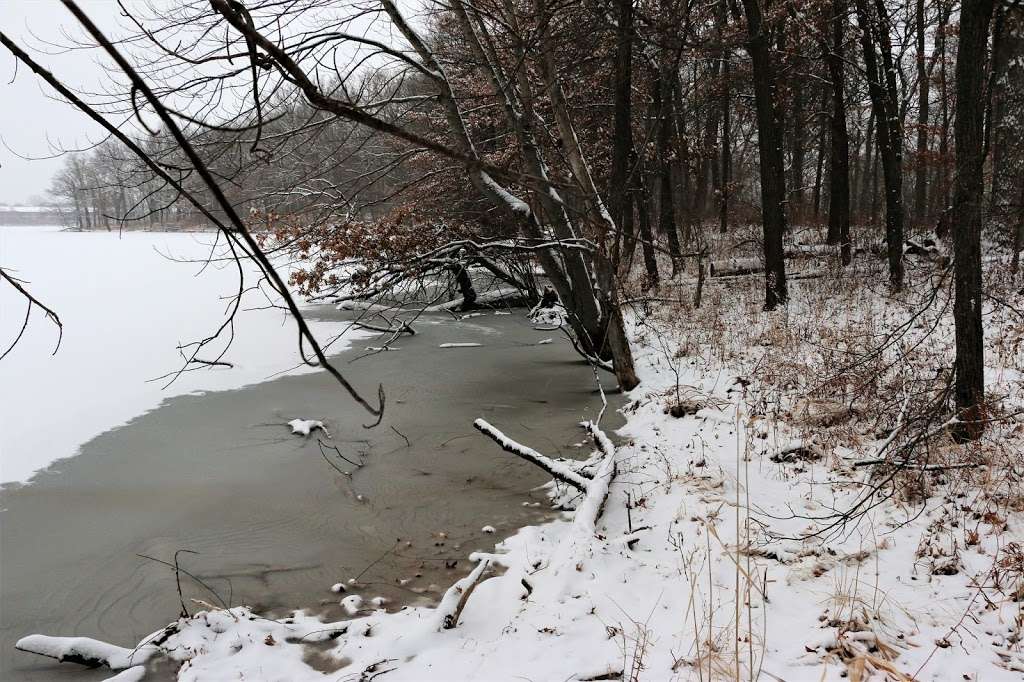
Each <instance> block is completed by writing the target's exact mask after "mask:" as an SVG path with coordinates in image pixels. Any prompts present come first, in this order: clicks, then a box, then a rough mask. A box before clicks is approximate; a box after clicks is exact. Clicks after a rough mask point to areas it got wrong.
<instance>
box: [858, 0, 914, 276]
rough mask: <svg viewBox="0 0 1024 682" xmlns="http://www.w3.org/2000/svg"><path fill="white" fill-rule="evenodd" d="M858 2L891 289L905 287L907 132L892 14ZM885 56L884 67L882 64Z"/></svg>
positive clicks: (861, 1)
mask: <svg viewBox="0 0 1024 682" xmlns="http://www.w3.org/2000/svg"><path fill="white" fill-rule="evenodd" d="M875 5H876V7H875V8H874V9H871V8H869V7H868V4H867V0H857V21H858V24H859V25H860V31H861V46H862V47H863V51H864V66H865V68H866V70H867V79H868V92H869V94H870V96H871V104H872V108H873V109H874V111H875V121H876V126H875V130H876V135H877V138H878V154H879V156H880V157H881V163H882V177H883V181H884V184H885V241H886V246H887V251H888V260H889V286H890V287H891V288H892V289H893V290H894V291H899V290H900V289H902V288H903V223H904V209H903V130H902V126H901V125H900V114H899V108H898V107H899V104H898V103H899V100H898V98H897V90H896V68H895V65H894V64H893V59H892V46H891V39H890V37H889V23H888V19H887V17H888V14H884V15H883V12H884V11H885V8H884V6H883V5H882V3H881V2H880V0H876V3H875ZM879 56H881V64H879Z"/></svg>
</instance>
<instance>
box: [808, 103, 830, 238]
mask: <svg viewBox="0 0 1024 682" xmlns="http://www.w3.org/2000/svg"><path fill="white" fill-rule="evenodd" d="M828 136H829V135H828V128H826V127H825V124H824V122H822V123H820V124H819V125H818V144H817V147H818V151H817V154H818V158H817V161H816V162H815V164H814V186H813V187H811V207H812V210H813V215H814V222H815V223H817V222H818V218H819V217H820V216H821V178H822V174H823V173H824V167H825V146H826V145H825V143H826V141H827V140H828ZM829 146H831V145H829Z"/></svg>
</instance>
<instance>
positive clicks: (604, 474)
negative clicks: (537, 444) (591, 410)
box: [572, 421, 615, 543]
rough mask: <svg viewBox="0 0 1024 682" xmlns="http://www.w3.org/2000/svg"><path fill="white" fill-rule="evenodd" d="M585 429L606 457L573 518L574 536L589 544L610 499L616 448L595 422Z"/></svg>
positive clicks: (579, 540)
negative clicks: (609, 488) (606, 501)
mask: <svg viewBox="0 0 1024 682" xmlns="http://www.w3.org/2000/svg"><path fill="white" fill-rule="evenodd" d="M583 427H584V428H585V429H586V430H587V431H589V432H590V435H591V436H592V437H593V439H594V443H595V444H596V445H597V447H598V449H599V450H600V451H601V453H602V454H603V455H604V456H603V457H602V458H601V463H600V465H599V466H598V468H597V471H596V472H595V473H594V477H593V478H592V479H591V480H590V481H589V482H588V483H587V490H586V492H587V494H586V495H585V496H584V497H583V502H581V503H580V504H579V505H578V506H577V507H576V514H575V516H574V517H573V521H572V523H573V531H574V535H575V536H576V540H577V541H578V542H581V543H585V542H589V541H590V540H591V539H592V538H593V536H594V533H595V531H596V527H597V519H598V518H599V517H600V516H601V510H602V509H603V508H604V501H605V499H606V498H607V497H608V486H609V485H611V482H612V479H613V478H614V477H615V446H614V445H613V444H612V442H611V440H610V439H609V438H608V436H607V435H605V432H604V431H602V430H601V429H600V427H598V425H597V424H595V423H594V422H592V421H587V422H583Z"/></svg>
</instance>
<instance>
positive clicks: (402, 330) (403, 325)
mask: <svg viewBox="0 0 1024 682" xmlns="http://www.w3.org/2000/svg"><path fill="white" fill-rule="evenodd" d="M352 324H353V325H354V326H356V327H359V328H360V329H368V330H370V331H374V332H380V333H382V334H408V335H409V336H415V335H416V330H415V329H413V328H412V327H411V326H410V325H409V323H408V322H400V323H399V324H398V325H397V326H394V327H385V326H383V325H379V324H370V323H369V322H358V321H357V322H353V323H352Z"/></svg>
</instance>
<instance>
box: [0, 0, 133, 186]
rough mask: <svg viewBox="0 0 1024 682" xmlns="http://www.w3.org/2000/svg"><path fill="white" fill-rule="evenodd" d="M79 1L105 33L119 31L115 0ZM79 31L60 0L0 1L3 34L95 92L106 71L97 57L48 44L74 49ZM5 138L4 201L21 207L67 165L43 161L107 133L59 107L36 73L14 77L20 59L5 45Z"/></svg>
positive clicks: (0, 177)
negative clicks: (72, 44)
mask: <svg viewBox="0 0 1024 682" xmlns="http://www.w3.org/2000/svg"><path fill="white" fill-rule="evenodd" d="M78 2H79V5H80V6H81V7H82V8H83V9H84V10H85V11H86V12H87V13H88V14H89V16H90V17H92V18H93V21H95V22H96V23H97V24H98V25H99V26H100V27H101V28H107V29H110V28H114V27H116V25H117V19H118V7H117V3H116V2H115V1H114V0H78ZM126 4H130V1H129V3H126ZM75 27H76V22H75V20H74V18H73V17H72V16H71V15H70V14H69V13H68V11H67V10H66V9H65V8H64V6H63V5H62V4H61V3H60V2H58V0H0V31H2V32H3V33H4V34H5V35H7V36H8V37H9V38H11V39H12V40H13V41H15V42H17V43H19V44H20V45H21V46H22V47H23V48H24V49H26V50H27V51H28V52H29V53H30V54H31V55H32V56H33V58H35V59H37V60H38V61H39V62H40V63H42V64H43V65H44V66H46V67H47V68H49V70H50V71H52V72H53V73H54V74H55V75H57V76H59V77H61V78H62V79H64V80H66V81H67V82H68V83H69V84H71V85H74V86H79V87H81V86H84V87H87V88H89V89H91V90H95V89H97V88H96V85H97V84H98V83H99V82H100V81H101V80H102V78H103V68H102V66H100V65H99V63H98V62H97V60H96V56H95V55H94V54H91V53H88V52H82V51H76V52H67V51H62V50H59V49H58V48H56V47H52V46H48V45H47V44H46V43H47V42H49V43H55V44H61V45H66V44H68V39H67V35H68V34H71V35H81V34H80V33H79V32H78V31H77V30H76V28H75ZM15 74H16V75H15ZM12 78H14V82H13V83H12V82H11V79H12ZM0 138H2V144H0V203H21V202H24V201H27V200H28V198H29V197H30V196H32V195H34V194H40V195H41V194H43V193H44V192H45V191H46V189H47V188H48V187H49V186H50V178H51V177H52V176H53V174H54V172H55V171H56V170H57V169H58V168H60V166H61V164H62V163H63V161H62V159H60V158H39V157H49V156H53V155H54V154H55V153H56V152H58V151H59V150H60V149H62V148H65V149H73V148H76V147H81V146H85V145H88V144H89V142H90V140H92V141H96V140H99V139H102V135H101V133H100V131H99V130H98V127H97V126H96V125H95V124H93V123H92V121H90V120H88V119H87V118H86V117H85V115H84V114H82V113H81V112H79V111H77V110H75V109H74V108H72V107H71V106H70V105H69V104H66V103H65V102H63V101H55V100H54V99H53V93H52V91H51V90H50V88H49V86H47V85H46V84H45V83H42V82H41V81H39V80H38V79H37V78H36V76H35V74H33V73H31V72H30V71H29V70H28V69H26V68H25V67H24V66H20V67H19V68H18V69H17V71H15V64H14V57H12V56H11V54H10V53H9V52H8V51H7V50H6V49H5V48H3V47H2V46H0ZM19 156H25V157H31V158H33V159H35V160H24V159H21V158H19Z"/></svg>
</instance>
